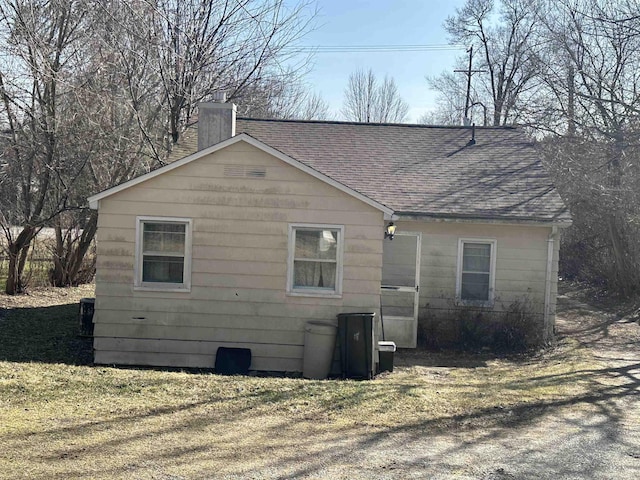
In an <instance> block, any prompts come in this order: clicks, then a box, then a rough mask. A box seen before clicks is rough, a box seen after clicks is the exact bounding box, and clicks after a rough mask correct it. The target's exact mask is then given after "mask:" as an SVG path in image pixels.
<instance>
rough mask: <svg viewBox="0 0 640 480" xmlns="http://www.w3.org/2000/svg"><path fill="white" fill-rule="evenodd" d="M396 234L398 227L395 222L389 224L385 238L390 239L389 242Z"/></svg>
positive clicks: (385, 231)
mask: <svg viewBox="0 0 640 480" xmlns="http://www.w3.org/2000/svg"><path fill="white" fill-rule="evenodd" d="M395 234H396V226H395V225H394V224H393V222H389V225H387V228H386V229H385V230H384V238H388V239H389V240H393V236H394V235H395Z"/></svg>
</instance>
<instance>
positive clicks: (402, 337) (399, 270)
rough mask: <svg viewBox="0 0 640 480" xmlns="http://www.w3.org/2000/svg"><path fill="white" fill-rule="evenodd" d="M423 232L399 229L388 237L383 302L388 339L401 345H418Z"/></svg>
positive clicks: (384, 266) (383, 314) (385, 335)
mask: <svg viewBox="0 0 640 480" xmlns="http://www.w3.org/2000/svg"><path fill="white" fill-rule="evenodd" d="M421 242H422V234H420V233H414V232H399V231H396V234H395V237H394V239H393V240H388V239H385V240H384V247H383V258H382V288H381V292H380V305H381V308H382V322H383V328H384V337H385V340H391V341H394V342H395V343H396V346H398V347H400V348H415V347H416V344H417V334H418V305H419V299H420V245H421Z"/></svg>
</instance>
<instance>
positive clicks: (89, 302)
mask: <svg viewBox="0 0 640 480" xmlns="http://www.w3.org/2000/svg"><path fill="white" fill-rule="evenodd" d="M95 303H96V299H95V298H81V299H80V335H84V336H87V337H92V336H93V312H94V310H95Z"/></svg>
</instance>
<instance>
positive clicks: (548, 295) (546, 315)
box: [544, 227, 558, 329]
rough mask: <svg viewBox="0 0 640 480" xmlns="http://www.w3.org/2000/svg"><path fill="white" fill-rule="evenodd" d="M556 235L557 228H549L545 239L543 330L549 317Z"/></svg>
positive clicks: (547, 323)
mask: <svg viewBox="0 0 640 480" xmlns="http://www.w3.org/2000/svg"><path fill="white" fill-rule="evenodd" d="M557 233H558V227H551V233H550V234H549V238H547V278H546V282H545V289H544V325H545V329H546V327H547V325H549V317H550V316H551V311H550V309H551V275H552V273H553V252H554V250H555V248H554V246H555V245H554V243H555V237H556V235H557Z"/></svg>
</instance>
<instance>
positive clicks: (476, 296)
mask: <svg viewBox="0 0 640 480" xmlns="http://www.w3.org/2000/svg"><path fill="white" fill-rule="evenodd" d="M460 298H461V299H462V300H481V301H485V302H486V301H488V300H489V274H488V273H463V274H462V287H461V291H460Z"/></svg>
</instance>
